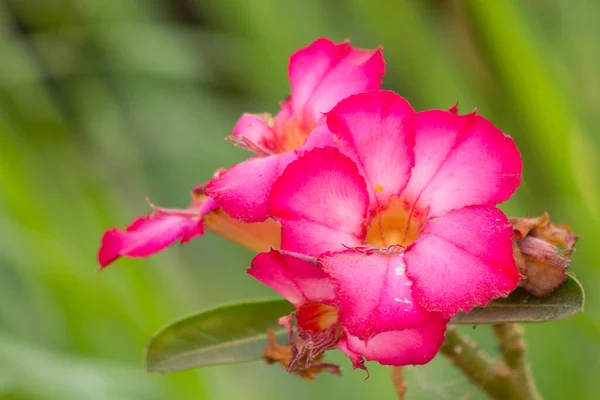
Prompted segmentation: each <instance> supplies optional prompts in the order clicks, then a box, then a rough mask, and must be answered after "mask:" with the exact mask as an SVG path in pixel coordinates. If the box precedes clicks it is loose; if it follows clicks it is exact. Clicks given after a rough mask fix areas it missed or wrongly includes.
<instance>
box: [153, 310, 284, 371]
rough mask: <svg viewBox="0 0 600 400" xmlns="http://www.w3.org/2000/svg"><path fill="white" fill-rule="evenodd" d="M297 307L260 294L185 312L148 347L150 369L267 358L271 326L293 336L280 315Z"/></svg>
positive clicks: (281, 334) (281, 335) (279, 336)
mask: <svg viewBox="0 0 600 400" xmlns="http://www.w3.org/2000/svg"><path fill="white" fill-rule="evenodd" d="M293 309H294V307H293V306H292V305H291V304H290V303H288V302H287V301H285V300H281V299H277V300H255V301H247V302H243V303H235V304H229V305H225V306H220V307H217V308H213V309H210V310H205V311H202V312H200V313H198V314H195V315H192V316H190V317H187V318H184V319H182V320H180V321H177V322H175V323H173V324H170V325H168V326H166V327H165V328H163V329H162V330H160V331H159V332H158V333H157V334H156V335H155V336H154V337H153V338H152V339H151V340H150V343H148V346H147V348H146V369H147V370H148V372H157V373H164V372H175V371H182V370H186V369H190V368H195V367H200V366H206V365H216V364H227V363H236V362H244V361H253V360H258V359H260V358H261V356H262V354H263V352H264V350H265V346H266V344H267V335H266V331H267V329H273V330H275V334H276V338H277V339H281V341H282V342H285V340H287V334H288V332H287V330H286V329H285V328H283V327H282V326H281V325H279V324H278V323H277V319H278V318H279V317H282V316H284V315H288V314H290V313H291V312H292V311H293Z"/></svg>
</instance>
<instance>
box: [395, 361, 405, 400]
mask: <svg viewBox="0 0 600 400" xmlns="http://www.w3.org/2000/svg"><path fill="white" fill-rule="evenodd" d="M403 368H404V367H392V383H393V384H394V389H395V390H396V394H397V395H398V400H404V396H406V380H405V379H404V375H403V373H402V372H403V371H402V370H403Z"/></svg>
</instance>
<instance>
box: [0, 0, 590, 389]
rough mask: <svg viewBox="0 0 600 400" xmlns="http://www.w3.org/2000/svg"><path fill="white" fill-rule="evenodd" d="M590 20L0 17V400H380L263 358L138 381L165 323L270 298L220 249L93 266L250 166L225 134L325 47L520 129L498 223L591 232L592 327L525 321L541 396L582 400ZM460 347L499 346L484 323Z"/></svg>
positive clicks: (108, 10) (310, 7) (241, 260)
mask: <svg viewBox="0 0 600 400" xmlns="http://www.w3.org/2000/svg"><path fill="white" fill-rule="evenodd" d="M599 14H600V3H599V2H594V1H572V2H569V1H561V0H544V1H542V0H505V1H502V2H498V1H481V0H467V1H451V0H444V1H434V0H427V1H410V0H397V1H393V2H392V1H389V0H373V1H365V0H352V1H339V0H338V1H320V0H307V1H303V2H293V1H281V0H252V1H247V0H202V1H195V2H192V1H183V0H147V1H134V0H125V1H124V0H81V1H66V0H55V1H43V0H37V1H34V0H31V1H19V0H7V1H4V2H0V57H1V59H2V61H1V62H0V237H1V238H2V240H1V251H0V337H1V338H2V340H1V341H2V342H3V343H8V346H4V347H2V349H4V348H5V347H7V348H9V349H12V350H14V351H12V352H6V353H3V352H2V351H0V353H2V354H4V355H6V357H5V358H0V398H3V397H7V398H9V399H11V400H37V399H44V400H45V399H48V400H50V399H52V400H55V399H60V400H80V399H88V398H91V399H96V398H98V399H101V398H103V399H107V400H112V399H116V398H118V399H127V400H129V399H133V400H137V399H144V400H145V399H156V400H158V399H161V400H162V399H195V400H196V399H232V400H235V399H245V400H246V399H249V400H251V399H261V400H263V399H264V400H269V399H282V398H285V399H288V400H296V399H302V398H314V399H325V398H348V399H350V398H393V396H394V394H393V389H392V388H391V385H389V382H388V375H387V374H388V371H385V370H381V369H377V368H376V367H375V366H372V367H370V370H371V375H372V377H371V378H370V379H369V380H368V381H366V382H365V381H363V379H361V378H362V377H363V375H361V374H359V373H354V372H352V371H349V368H347V370H346V371H345V375H344V377H342V378H338V377H328V376H322V377H321V376H320V377H319V378H318V379H317V380H316V381H315V382H314V384H311V385H307V384H306V382H302V381H300V380H298V379H297V378H296V377H294V376H288V375H287V374H285V373H284V372H283V371H281V370H280V369H279V368H275V367H267V366H265V365H261V364H257V365H255V366H248V365H242V366H239V367H238V366H235V365H230V366H227V367H212V368H205V369H201V370H198V371H187V372H182V373H180V374H169V375H166V376H155V375H152V376H150V377H148V376H146V377H144V378H142V377H141V375H140V374H139V373H138V372H139V371H142V370H143V365H142V363H141V361H140V358H141V357H140V356H141V353H142V351H143V348H144V345H145V343H146V342H147V340H148V338H149V337H150V336H151V335H152V333H153V332H154V331H156V330H157V329H158V328H159V327H160V326H161V325H163V324H164V323H165V322H166V321H169V320H172V319H174V318H178V317H179V316H181V315H185V314H187V313H191V312H193V311H194V310H197V309H199V308H204V307H211V306H214V305H215V304H219V303H222V302H226V301H233V300H239V299H241V298H252V297H259V296H265V295H272V292H270V291H269V290H268V289H267V288H264V287H262V286H261V285H260V284H259V283H257V282H255V281H254V280H253V279H252V278H250V277H249V276H247V275H245V274H244V273H243V271H244V269H245V268H246V267H247V265H248V263H249V261H250V259H251V256H252V255H251V254H250V253H249V252H246V251H245V250H242V249H238V248H237V247H236V246H235V245H233V244H230V243H228V242H227V241H225V240H221V239H219V238H215V237H213V236H210V235H208V236H207V237H205V238H202V239H198V240H194V241H192V242H191V243H189V244H187V245H185V246H184V247H183V248H181V249H175V248H174V249H172V250H170V251H168V252H166V253H165V254H161V255H160V256H156V257H153V258H151V259H147V260H139V261H138V260H135V261H132V260H127V261H119V262H118V263H117V264H116V265H114V266H111V267H110V268H108V269H106V270H105V271H103V272H102V273H99V274H95V273H93V271H95V270H96V268H97V266H96V264H95V260H94V254H95V252H96V250H97V247H98V241H99V237H100V235H101V233H102V231H103V230H104V229H106V228H108V227H111V226H114V225H117V226H120V227H123V226H124V225H125V224H126V223H127V222H129V221H130V220H131V219H133V218H134V217H135V216H138V215H141V214H143V213H145V212H147V211H148V208H147V206H146V203H145V200H144V199H145V198H146V197H147V196H149V197H150V198H151V199H152V200H153V202H154V203H155V204H158V205H162V206H173V207H180V206H185V205H186V204H187V201H188V195H187V194H188V192H189V189H190V188H191V187H192V186H193V185H195V184H198V183H202V182H204V181H205V180H207V179H208V178H209V177H210V176H211V175H212V173H213V171H214V169H215V168H216V167H227V166H229V165H231V164H232V163H234V162H237V161H239V160H240V159H241V158H242V157H245V156H246V155H247V154H245V153H244V152H242V151H240V150H239V149H234V148H233V147H232V146H231V145H230V144H228V143H226V142H224V141H223V138H224V137H225V136H226V135H228V134H229V133H230V131H231V128H232V127H233V124H234V123H235V120H236V118H237V117H238V116H239V115H240V114H241V113H242V112H245V111H250V112H264V111H270V112H275V111H276V102H277V101H280V100H282V99H283V98H284V96H285V95H286V94H287V92H288V83H287V79H286V74H285V68H286V63H287V58H288V56H289V54H290V53H291V52H292V51H294V50H295V49H296V48H298V47H299V46H302V45H305V44H306V43H308V42H310V41H311V40H313V39H314V38H316V37H318V36H323V35H326V36H331V37H332V38H333V39H335V40H343V39H346V38H350V39H352V41H353V43H355V44H357V45H359V46H362V47H373V46H376V45H382V46H383V49H384V54H385V57H386V59H387V61H388V64H387V71H388V73H387V76H386V78H385V82H384V83H385V86H386V88H389V89H394V90H396V91H398V92H399V93H401V94H402V95H403V96H405V97H406V98H407V99H409V100H410V102H411V104H413V105H414V106H415V108H417V109H423V108H448V107H449V106H450V105H452V104H453V103H455V102H456V101H458V102H459V105H460V108H461V110H463V111H465V112H467V111H470V110H472V109H473V107H475V106H477V107H478V111H479V113H480V114H482V115H484V116H486V117H488V118H490V119H492V120H493V121H494V122H495V123H496V124H497V125H498V126H499V127H501V128H502V129H503V130H504V131H506V132H507V133H509V134H510V135H512V136H513V138H514V139H515V141H516V143H517V144H518V146H519V148H520V149H521V152H522V154H523V160H524V166H525V173H524V181H523V184H522V187H521V188H520V189H519V191H518V193H517V195H516V196H515V197H514V198H513V199H512V200H511V201H510V202H509V203H507V204H505V205H503V209H504V210H505V211H506V212H507V213H508V214H509V215H516V216H520V215H525V214H532V215H539V214H541V213H542V212H543V211H548V212H549V213H550V215H551V216H552V219H553V221H555V222H557V223H569V224H570V225H571V226H572V228H573V230H574V232H576V233H577V234H578V235H579V236H581V237H582V238H583V239H582V240H581V241H580V243H579V244H578V246H577V251H576V252H575V254H574V255H573V267H572V272H573V273H576V275H577V278H578V279H579V280H580V281H581V282H582V283H583V285H584V286H585V287H586V290H587V298H586V302H587V307H586V312H585V313H582V314H578V315H576V316H574V317H572V318H569V319H567V320H565V321H557V322H552V323H548V324H539V325H538V324H530V325H528V326H527V341H528V354H529V356H530V359H531V362H532V369H533V373H534V375H535V378H536V379H537V381H538V382H539V383H540V389H541V391H542V393H543V395H544V398H545V399H549V400H552V399H565V398H577V399H595V398H596V397H597V394H598V391H599V390H600V387H599V386H598V385H599V382H598V380H597V379H594V378H595V377H597V376H599V375H600V364H599V363H598V360H599V359H600V311H599V310H600V296H598V293H600V287H599V285H600V284H599V282H600V268H599V266H598V265H599V263H598V260H600V247H599V246H596V245H595V240H597V238H598V237H600V211H599V210H600V209H599V208H598V204H600V187H599V186H598V183H599V182H600V168H599V166H598V163H599V162H600V159H599V158H598V157H596V155H597V154H598V152H599V151H600V135H598V133H597V127H598V126H599V124H600V113H598V112H597V110H598V108H599V107H600V99H599V96H598V90H599V89H598V85H599V84H598V71H599V70H600V52H598V51H596V49H597V38H598V37H600V24H598V22H597V16H598V15H599ZM468 329H469V330H470V328H468ZM469 333H471V334H474V335H475V336H478V339H482V340H483V341H484V347H487V349H488V350H489V351H493V350H494V348H493V344H492V343H491V342H485V338H486V337H488V336H489V331H487V329H485V327H479V328H477V329H476V330H475V331H472V332H471V330H470V332H469ZM14 343H17V344H18V345H17V344H14ZM27 354H29V356H28V355H27ZM31 354H34V355H36V357H31ZM0 357H2V356H1V355H0ZM7 357H10V360H9V359H8V358H7ZM327 358H328V359H333V360H334V361H336V360H341V361H342V362H344V363H346V361H345V360H344V359H343V357H341V356H339V355H336V354H335V352H332V354H331V355H327ZM11 360H12V361H11ZM25 361H26V362H27V363H28V364H25V365H24V364H23V362H25ZM345 365H346V366H348V365H349V364H347V363H346V364H345ZM34 367H35V368H34ZM66 367H68V368H66ZM74 370H76V371H80V372H78V373H74V372H73V371H74ZM81 371H83V372H81ZM124 371H127V372H126V373H125V372H124ZM413 371H414V372H409V373H407V378H408V385H409V393H410V396H411V397H414V398H417V399H456V398H460V397H464V396H467V395H469V394H470V393H471V392H472V390H471V388H470V386H469V384H468V383H467V382H466V381H465V380H464V379H462V378H460V377H457V376H456V375H454V371H453V370H452V369H451V368H450V367H449V366H448V365H447V364H446V363H445V362H443V360H441V361H440V362H438V361H435V362H434V363H432V364H431V365H428V366H426V367H421V368H415V369H414V370H413ZM61 377H62V381H61ZM85 377H89V379H92V380H94V382H96V383H90V384H89V385H88V384H87V382H88V381H86V379H85ZM98 380H100V381H101V382H102V383H101V384H98V383H97V382H98ZM232 382H234V384H232ZM50 383H51V384H50ZM36 385H39V386H41V387H43V388H44V389H45V390H43V391H42V390H34V389H32V387H33V386H36ZM92 388H97V389H98V390H97V391H95V392H94V391H93V390H92ZM101 388H111V390H109V391H104V390H103V389H101ZM32 390H33V392H32ZM107 390H108V389H107ZM90 392H91V393H95V394H91V395H90V394H89V393H90ZM470 398H472V399H477V398H478V397H477V394H475V395H473V396H471V397H470Z"/></svg>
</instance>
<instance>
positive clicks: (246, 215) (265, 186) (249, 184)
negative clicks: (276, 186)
mask: <svg viewBox="0 0 600 400" xmlns="http://www.w3.org/2000/svg"><path fill="white" fill-rule="evenodd" d="M295 158H296V155H295V153H294V152H286V153H282V154H274V155H271V156H268V157H253V158H249V159H248V160H246V161H243V162H241V163H239V164H237V165H234V166H233V167H231V168H230V169H229V170H227V171H225V172H224V173H222V174H221V175H220V176H219V177H217V178H215V179H213V180H211V181H210V183H209V184H208V186H207V188H206V194H207V195H208V196H210V197H212V198H214V199H215V201H216V202H217V204H219V206H220V207H221V209H222V210H223V211H225V212H226V213H227V214H228V215H230V216H232V217H233V218H237V219H239V220H241V221H244V222H260V221H264V220H265V219H266V218H267V214H268V208H269V203H268V198H269V194H270V193H271V188H272V186H273V183H274V182H275V180H276V179H277V178H278V177H279V175H280V174H281V172H282V171H283V170H284V169H285V167H286V166H287V165H288V164H289V163H290V162H291V161H292V160H294V159H295Z"/></svg>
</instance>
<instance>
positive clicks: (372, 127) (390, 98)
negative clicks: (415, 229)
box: [327, 91, 415, 205]
mask: <svg viewBox="0 0 600 400" xmlns="http://www.w3.org/2000/svg"><path fill="white" fill-rule="evenodd" d="M414 114H415V112H414V111H413V109H412V107H411V106H410V104H408V102H407V101H406V100H404V99H403V98H402V97H400V96H399V95H397V94H396V93H394V92H390V91H375V92H370V93H362V94H357V95H354V96H350V97H348V98H346V99H344V100H342V101H341V102H339V103H338V105H336V106H335V107H334V109H333V110H331V112H329V113H328V114H327V126H328V127H329V130H330V131H331V132H333V133H334V134H336V135H337V136H338V137H339V142H340V143H339V146H342V147H350V148H351V149H352V150H353V151H351V152H348V151H345V150H342V152H344V153H345V154H348V155H349V156H350V157H352V154H354V155H355V156H354V157H353V159H354V160H355V161H356V164H357V165H358V166H359V169H360V172H361V174H362V175H363V177H364V178H365V180H366V181H367V187H368V188H369V192H370V199H371V204H372V205H373V202H374V200H375V199H377V201H378V202H379V203H380V204H385V203H386V201H387V199H389V197H390V196H394V195H398V194H399V193H400V192H401V191H402V189H404V187H405V186H406V184H407V183H408V180H409V178H410V171H411V168H412V167H413V161H414V157H413V146H414V137H413V131H412V130H411V129H410V126H409V125H407V122H409V120H410V118H411V117H412V116H413V115H414ZM344 142H347V143H344Z"/></svg>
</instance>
